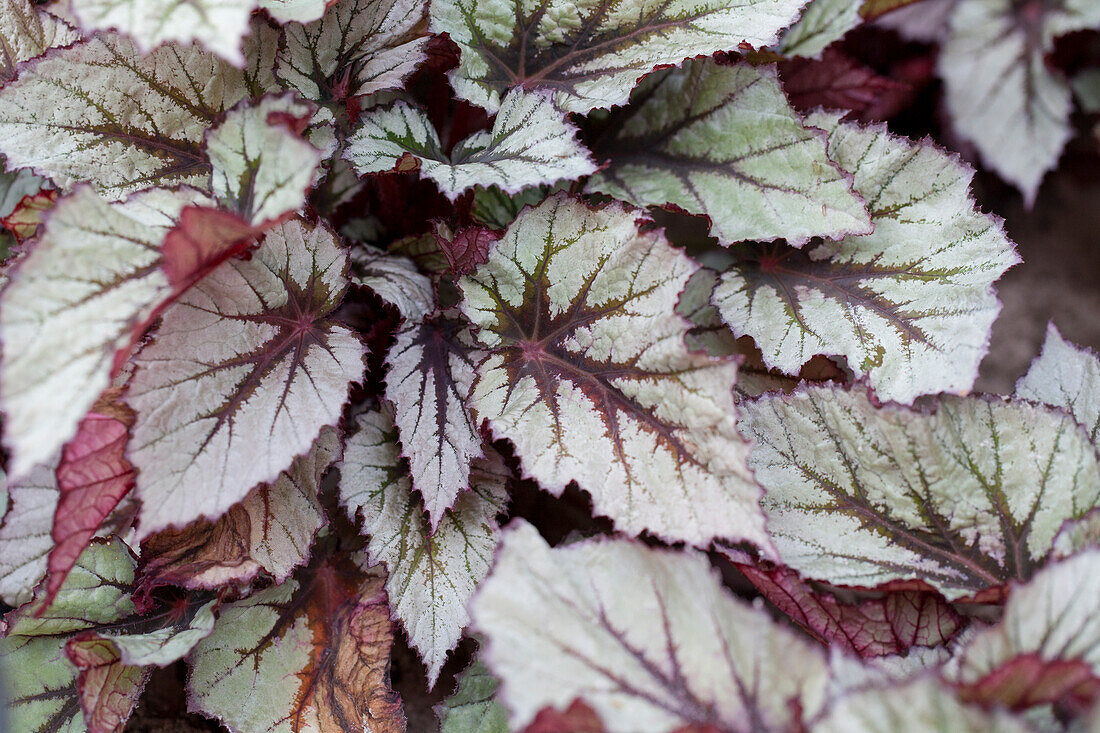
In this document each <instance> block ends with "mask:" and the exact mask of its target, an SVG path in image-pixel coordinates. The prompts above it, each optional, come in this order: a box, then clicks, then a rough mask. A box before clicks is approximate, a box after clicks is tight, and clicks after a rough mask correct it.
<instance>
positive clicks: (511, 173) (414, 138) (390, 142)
mask: <svg viewBox="0 0 1100 733" xmlns="http://www.w3.org/2000/svg"><path fill="white" fill-rule="evenodd" d="M360 122H361V124H360V127H359V129H358V130H356V132H355V134H354V135H352V137H351V139H350V140H349V141H348V148H347V152H346V153H345V157H346V158H347V159H348V160H349V161H351V163H352V164H353V165H354V166H355V169H356V170H357V171H358V172H359V173H361V174H365V173H384V172H386V171H390V170H393V169H394V168H395V167H396V166H397V164H398V162H399V161H401V160H402V159H403V158H404V156H412V157H413V158H414V159H415V160H417V161H418V162H419V164H420V173H421V175H423V176H425V177H427V178H430V179H431V180H432V181H434V182H435V184H436V185H437V186H438V187H439V190H440V191H442V192H443V193H444V194H445V195H446V196H447V198H449V199H450V200H452V201H454V200H455V199H456V198H458V197H459V196H460V195H461V194H462V193H463V192H464V191H467V190H468V189H471V188H473V187H474V186H482V187H488V186H497V187H499V188H500V189H502V190H503V191H505V192H506V193H517V192H519V191H521V190H523V189H525V188H529V187H532V186H537V185H539V184H550V183H554V182H555V181H558V180H561V179H563V178H564V179H577V178H580V177H582V176H586V175H588V174H589V173H592V172H593V171H594V170H596V165H595V163H594V162H593V161H592V156H591V155H590V154H589V152H588V151H587V150H586V149H585V147H584V146H583V145H581V144H580V142H578V141H577V128H576V127H574V126H573V125H572V124H571V123H570V122H569V121H568V120H567V119H566V117H565V115H564V114H563V113H562V112H559V111H558V110H556V109H555V108H554V106H553V105H552V104H551V103H550V100H549V97H548V96H546V95H543V94H540V93H531V92H525V91H523V90H519V89H517V90H514V91H512V92H509V93H508V94H507V95H506V96H505V97H504V100H503V102H502V103H501V106H500V110H499V111H498V112H497V115H496V119H495V120H494V121H493V127H492V129H491V130H485V131H482V132H478V133H475V134H474V135H471V136H470V137H468V138H466V139H465V140H463V141H462V142H460V143H458V145H456V146H455V148H454V150H452V151H451V153H450V155H447V154H446V153H444V152H443V147H442V144H441V143H440V141H439V135H438V134H437V133H436V131H435V128H434V127H432V124H431V121H430V120H429V119H428V117H427V115H425V114H424V113H423V112H421V111H419V110H417V109H416V108H415V107H412V106H411V105H409V104H406V103H405V102H397V103H396V104H394V105H393V106H392V107H388V108H383V109H379V110H372V111H370V112H368V113H366V114H365V115H364V116H363V117H362V118H361V120H360Z"/></svg>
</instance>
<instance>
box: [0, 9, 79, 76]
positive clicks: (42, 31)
mask: <svg viewBox="0 0 1100 733" xmlns="http://www.w3.org/2000/svg"><path fill="white" fill-rule="evenodd" d="M79 37H80V36H79V34H78V33H77V32H76V31H75V30H73V29H72V28H70V27H69V26H68V25H67V24H66V23H64V22H63V21H61V20H58V19H57V18H55V17H54V16H52V15H50V14H49V13H47V12H46V11H44V10H41V9H40V8H38V7H36V5H35V3H32V2H30V1H29V0H3V2H0V43H2V44H3V49H4V54H3V60H2V61H0V86H2V85H3V84H6V83H7V82H9V81H11V80H12V79H13V78H15V74H16V69H15V67H16V65H17V64H20V63H22V62H24V61H29V60H31V59H33V58H34V57H36V56H41V55H42V54H43V53H45V52H46V49H49V48H53V47H55V46H66V45H68V44H70V43H72V42H73V41H75V40H77V39H78V38H79Z"/></svg>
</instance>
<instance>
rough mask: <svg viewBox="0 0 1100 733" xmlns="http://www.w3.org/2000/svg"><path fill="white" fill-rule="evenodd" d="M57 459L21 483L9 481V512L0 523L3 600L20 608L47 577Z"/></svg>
mask: <svg viewBox="0 0 1100 733" xmlns="http://www.w3.org/2000/svg"><path fill="white" fill-rule="evenodd" d="M57 461H58V457H57V456H55V457H54V458H53V459H52V460H48V461H45V462H43V463H41V464H39V465H37V466H35V467H34V468H33V469H32V470H31V471H30V472H29V473H28V474H27V475H26V476H24V477H23V478H21V479H18V480H12V478H11V476H8V477H7V478H6V482H7V486H6V494H7V513H6V514H5V515H4V521H3V524H0V600H3V601H4V603H7V604H8V605H11V606H19V605H22V604H23V603H26V602H27V601H29V600H30V599H31V593H32V592H33V591H34V588H35V586H36V585H38V582H39V581H40V580H42V578H44V577H45V575H46V558H47V556H48V555H49V553H50V550H52V549H53V546H54V542H53V538H52V537H51V536H50V528H51V526H52V524H53V517H54V511H55V510H56V508H57V500H58V496H59V495H60V494H59V491H58V488H57V477H56V475H55V473H54V470H55V469H56V468H57Z"/></svg>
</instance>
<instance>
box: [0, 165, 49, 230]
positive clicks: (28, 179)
mask: <svg viewBox="0 0 1100 733" xmlns="http://www.w3.org/2000/svg"><path fill="white" fill-rule="evenodd" d="M0 163H2V161H0ZM43 183H44V181H43V180H42V179H41V178H39V177H38V176H36V175H34V174H33V173H31V172H30V171H29V170H27V169H26V168H21V169H19V170H17V171H11V172H10V173H0V217H2V218H3V220H4V227H5V228H10V227H8V224H7V220H8V217H9V216H10V215H11V213H12V212H13V211H15V209H16V207H18V206H19V205H20V204H21V203H22V202H23V199H24V198H26V197H27V196H33V195H34V194H36V193H38V192H40V191H41V190H42V184H43Z"/></svg>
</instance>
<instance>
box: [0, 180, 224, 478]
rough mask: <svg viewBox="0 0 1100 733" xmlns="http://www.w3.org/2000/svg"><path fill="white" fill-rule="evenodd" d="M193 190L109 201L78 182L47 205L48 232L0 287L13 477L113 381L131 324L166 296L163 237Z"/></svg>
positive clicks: (196, 200) (195, 197)
mask: <svg viewBox="0 0 1100 733" xmlns="http://www.w3.org/2000/svg"><path fill="white" fill-rule="evenodd" d="M206 201H207V199H206V198H205V197H204V196H203V195H201V194H199V193H198V192H197V191H193V190H189V189H180V190H178V191H167V190H163V189H157V190H152V191H148V192H144V193H141V194H136V195H134V196H132V197H130V198H129V199H128V200H127V201H125V202H123V203H114V204H108V203H106V202H105V201H103V200H102V199H101V198H99V196H97V195H96V194H95V193H94V192H92V191H91V190H90V189H89V188H87V187H81V188H78V189H77V190H76V191H74V192H73V194H72V195H70V196H68V197H66V198H64V199H62V200H61V201H60V202H58V204H57V206H56V207H54V209H53V210H52V211H51V212H50V214H49V217H48V220H47V222H46V224H45V231H44V233H43V234H42V236H41V238H40V239H39V240H38V242H37V243H36V244H35V245H34V246H33V247H32V248H31V251H30V252H29V254H28V255H27V256H26V257H25V258H23V259H22V260H20V261H19V265H18V268H17V270H16V272H17V275H16V276H15V277H12V278H11V280H10V281H9V283H8V285H7V287H6V288H4V290H3V292H2V294H0V342H3V343H4V344H20V345H21V346H20V348H18V349H10V348H8V349H5V350H4V353H3V356H2V357H0V407H2V408H3V410H4V413H5V415H6V418H7V419H6V420H5V424H4V441H5V444H6V445H7V446H8V448H9V449H10V450H11V452H12V463H11V471H12V474H13V475H14V476H16V477H18V476H20V475H21V474H24V473H26V472H27V471H28V470H30V468H31V467H33V466H34V465H35V464H36V463H39V462H41V461H44V460H47V459H49V458H50V456H52V455H53V454H55V453H56V452H57V451H58V450H59V449H60V448H61V446H62V445H63V444H64V443H65V442H66V441H68V440H69V439H70V438H72V437H73V435H74V434H75V433H76V428H77V425H78V423H79V422H80V420H81V419H82V418H83V417H84V415H85V413H87V411H88V410H89V409H90V408H91V407H92V405H93V404H94V403H95V400H96V398H97V397H98V396H99V394H100V393H101V392H102V391H103V390H104V389H106V388H107V386H108V384H109V382H110V376H111V369H112V366H113V365H114V364H115V361H116V355H117V354H118V352H119V351H120V350H121V349H125V348H127V347H128V346H129V345H130V342H131V339H132V332H133V330H134V329H135V328H136V327H137V326H138V325H139V324H141V323H143V322H144V321H145V320H146V319H147V318H148V317H149V316H150V315H152V313H153V311H154V309H155V308H156V306H157V305H158V304H160V302H161V301H163V300H164V299H165V298H167V297H168V296H169V295H170V294H171V287H170V284H169V281H168V278H167V277H166V275H165V273H164V272H162V271H161V269H160V267H159V265H160V262H161V244H162V242H163V241H164V239H165V237H166V236H167V234H168V232H169V230H170V229H171V228H172V227H173V226H175V224H176V222H177V220H178V218H179V216H180V212H181V210H182V209H183V208H184V207H186V206H190V205H195V204H202V203H204V202H206Z"/></svg>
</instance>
